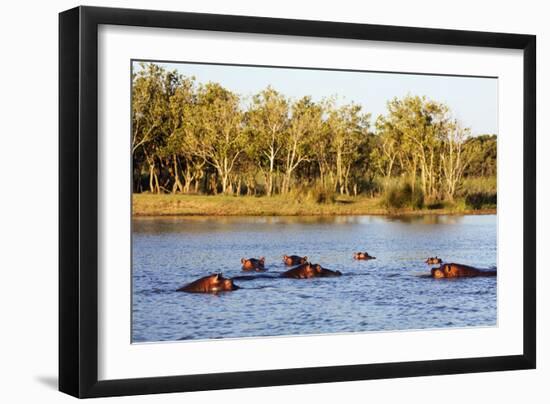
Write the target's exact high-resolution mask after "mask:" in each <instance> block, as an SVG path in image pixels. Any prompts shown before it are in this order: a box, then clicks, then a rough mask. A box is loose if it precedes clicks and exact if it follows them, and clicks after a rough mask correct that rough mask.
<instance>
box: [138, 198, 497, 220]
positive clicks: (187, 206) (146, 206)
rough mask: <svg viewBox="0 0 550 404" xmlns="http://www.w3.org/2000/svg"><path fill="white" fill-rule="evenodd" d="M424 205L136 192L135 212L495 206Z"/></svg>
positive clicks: (329, 212)
mask: <svg viewBox="0 0 550 404" xmlns="http://www.w3.org/2000/svg"><path fill="white" fill-rule="evenodd" d="M432 207H433V208H432V209H430V208H422V209H415V210H413V209H411V208H404V209H388V208H385V207H384V204H383V201H382V200H381V199H379V198H368V197H356V198H352V197H338V198H336V200H335V202H330V203H317V202H315V201H312V200H301V201H298V200H296V199H293V198H288V197H282V196H274V197H271V198H268V197H253V196H239V197H235V196H224V195H217V196H207V195H172V194H160V195H155V194H134V195H133V198H132V208H133V214H134V216H306V215H326V216H335V215H403V214H414V215H422V214H492V213H496V209H479V210H474V209H471V208H469V207H468V206H467V204H466V203H465V202H464V200H457V202H456V203H454V204H444V205H437V206H432Z"/></svg>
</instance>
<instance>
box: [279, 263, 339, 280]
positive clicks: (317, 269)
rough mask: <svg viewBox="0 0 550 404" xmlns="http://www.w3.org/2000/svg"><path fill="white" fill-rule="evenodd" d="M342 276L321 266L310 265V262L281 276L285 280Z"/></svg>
mask: <svg viewBox="0 0 550 404" xmlns="http://www.w3.org/2000/svg"><path fill="white" fill-rule="evenodd" d="M340 275H342V273H341V272H340V271H332V270H330V269H326V268H323V267H322V266H321V265H319V264H310V263H309V262H306V263H305V264H302V265H298V266H297V267H296V268H292V269H289V270H288V271H286V272H283V274H282V275H281V276H282V277H283V278H294V279H309V278H323V277H329V276H340Z"/></svg>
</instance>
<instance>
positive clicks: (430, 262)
mask: <svg viewBox="0 0 550 404" xmlns="http://www.w3.org/2000/svg"><path fill="white" fill-rule="evenodd" d="M424 262H425V263H426V264H428V265H437V264H441V263H443V260H442V259H441V258H439V257H438V256H437V255H436V256H435V257H430V258H428V259H427V260H426V261H424Z"/></svg>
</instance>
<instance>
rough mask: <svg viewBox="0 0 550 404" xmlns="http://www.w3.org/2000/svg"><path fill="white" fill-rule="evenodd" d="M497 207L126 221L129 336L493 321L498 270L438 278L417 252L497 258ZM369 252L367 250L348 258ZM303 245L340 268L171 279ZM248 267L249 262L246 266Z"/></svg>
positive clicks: (489, 261)
mask: <svg viewBox="0 0 550 404" xmlns="http://www.w3.org/2000/svg"><path fill="white" fill-rule="evenodd" d="M496 223H497V220H496V216H495V215H488V216H418V217H384V216H337V217H200V218H199V217H193V218H189V217H186V218H181V217H180V218H136V219H134V220H133V275H132V277H133V322H132V327H133V328H132V339H133V341H134V342H152V341H174V340H191V339H210V338H235V337H258V336H277V335H296V334H326V333H342V332H357V331H381V330H406V329H424V328H449V327H473V326H494V325H496V319H497V299H496V296H497V282H496V281H497V279H496V278H470V279H457V280H445V279H443V280H435V279H430V278H425V277H422V276H421V275H422V274H427V273H428V272H429V268H430V267H429V266H428V265H426V264H424V263H423V261H424V260H425V259H426V257H428V256H432V255H438V256H439V257H443V258H444V260H445V261H447V262H458V263H463V264H468V265H472V266H476V267H480V268H495V267H496V259H497V258H496V257H497V248H496V247H497V243H496ZM354 251H368V252H369V253H370V254H371V255H374V256H376V257H377V259H376V260H372V261H355V260H353V257H352V255H353V252H354ZM283 254H288V255H291V254H297V255H307V256H308V257H309V258H310V261H311V262H313V263H319V264H321V265H323V266H324V267H326V268H329V269H333V270H339V271H341V272H342V273H343V276H341V277H338V278H318V279H305V280H295V279H270V278H267V279H266V278H263V277H262V278H257V279H254V280H241V281H235V283H236V284H238V285H239V286H241V287H242V289H240V290H237V291H234V292H228V293H220V294H217V295H213V294H190V293H182V292H176V291H175V290H176V289H177V288H178V287H180V286H182V285H184V284H186V283H188V282H191V281H193V280H195V279H198V278H200V277H203V276H205V275H208V274H211V273H214V272H223V275H224V276H226V277H234V276H239V275H243V272H241V268H240V266H241V265H240V259H241V257H259V256H265V257H266V268H268V271H267V272H266V273H264V274H263V275H273V276H276V275H277V274H279V273H281V272H283V271H284V270H286V269H288V268H286V267H285V266H284V265H283V264H282V261H281V259H282V255H283ZM246 274H249V273H246Z"/></svg>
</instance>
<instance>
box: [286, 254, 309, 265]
mask: <svg viewBox="0 0 550 404" xmlns="http://www.w3.org/2000/svg"><path fill="white" fill-rule="evenodd" d="M283 262H284V263H285V265H288V266H294V265H302V264H305V263H306V262H307V257H300V256H298V255H283Z"/></svg>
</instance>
